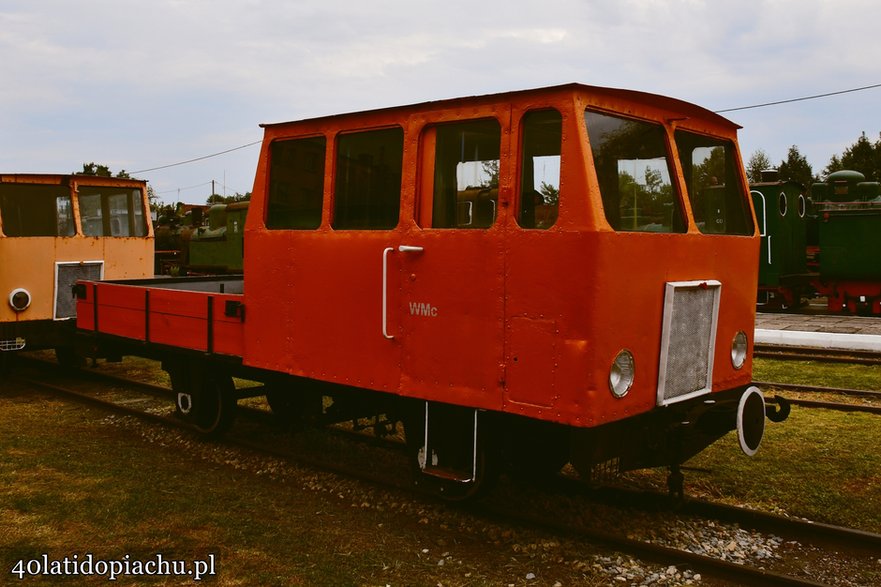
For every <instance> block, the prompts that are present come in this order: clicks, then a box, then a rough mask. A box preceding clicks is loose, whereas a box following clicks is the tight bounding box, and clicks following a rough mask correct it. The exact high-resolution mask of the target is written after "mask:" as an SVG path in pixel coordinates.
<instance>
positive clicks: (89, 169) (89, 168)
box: [80, 161, 132, 179]
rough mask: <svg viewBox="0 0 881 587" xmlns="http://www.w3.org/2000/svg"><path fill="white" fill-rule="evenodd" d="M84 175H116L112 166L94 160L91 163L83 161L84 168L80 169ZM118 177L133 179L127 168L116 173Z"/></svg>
mask: <svg viewBox="0 0 881 587" xmlns="http://www.w3.org/2000/svg"><path fill="white" fill-rule="evenodd" d="M80 173H81V174H82V175H98V176H101V177H114V176H113V173H112V172H111V171H110V168H109V167H108V166H106V165H101V164H100V163H95V162H94V161H92V162H91V163H83V170H82V171H80ZM116 177H121V178H123V179H131V178H132V176H131V175H129V174H128V173H126V171H125V169H123V170H121V171H120V172H119V173H117V174H116Z"/></svg>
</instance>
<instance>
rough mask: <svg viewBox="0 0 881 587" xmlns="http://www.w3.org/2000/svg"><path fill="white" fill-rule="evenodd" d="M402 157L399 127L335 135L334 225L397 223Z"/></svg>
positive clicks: (382, 227) (388, 226) (362, 226)
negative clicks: (336, 137)
mask: <svg viewBox="0 0 881 587" xmlns="http://www.w3.org/2000/svg"><path fill="white" fill-rule="evenodd" d="M403 157H404V130H403V129H402V128H400V127H398V128H388V129H382V130H372V131H367V132H357V133H351V134H345V135H341V136H340V137H339V138H338V139H337V156H336V179H335V181H334V191H333V193H334V200H333V201H334V213H333V223H332V224H333V227H334V228H335V229H368V230H388V229H392V228H394V227H395V226H397V225H398V216H399V214H400V210H401V170H402V166H403Z"/></svg>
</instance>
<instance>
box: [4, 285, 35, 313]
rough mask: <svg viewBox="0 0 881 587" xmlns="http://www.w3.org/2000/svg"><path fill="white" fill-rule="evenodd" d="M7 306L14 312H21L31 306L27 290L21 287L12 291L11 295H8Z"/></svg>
mask: <svg viewBox="0 0 881 587" xmlns="http://www.w3.org/2000/svg"><path fill="white" fill-rule="evenodd" d="M9 305H10V306H12V309H13V310H15V311H16V312H22V311H24V310H26V309H27V307H28V306H30V305H31V294H30V293H29V292H28V290H26V289H24V288H21V287H19V288H18V289H14V290H12V293H10V294H9Z"/></svg>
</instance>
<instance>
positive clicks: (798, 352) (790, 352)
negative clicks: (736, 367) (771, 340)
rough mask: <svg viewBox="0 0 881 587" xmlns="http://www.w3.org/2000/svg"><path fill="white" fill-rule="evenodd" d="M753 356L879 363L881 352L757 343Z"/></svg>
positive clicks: (784, 359) (789, 359) (826, 361)
mask: <svg viewBox="0 0 881 587" xmlns="http://www.w3.org/2000/svg"><path fill="white" fill-rule="evenodd" d="M753 356H754V357H759V358H763V359H777V360H780V361H820V362H824V363H850V364H857V365H881V353H877V352H873V351H860V350H851V349H817V348H812V347H798V346H782V345H769V344H757V345H755V348H754V349H753Z"/></svg>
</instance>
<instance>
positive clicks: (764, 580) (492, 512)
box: [27, 375, 881, 585]
mask: <svg viewBox="0 0 881 587" xmlns="http://www.w3.org/2000/svg"><path fill="white" fill-rule="evenodd" d="M90 377H92V376H91V375H90ZM101 378H102V379H104V380H105V381H106V382H107V385H108V386H109V387H110V390H104V391H99V392H98V393H95V391H94V390H91V391H88V392H86V391H83V390H77V389H72V388H71V387H70V386H69V385H68V384H66V383H65V381H63V380H61V379H60V378H58V380H56V381H54V382H52V383H47V382H45V381H43V380H34V379H29V380H27V384H29V385H31V386H33V387H36V388H40V389H43V390H46V391H48V392H50V393H53V394H59V395H63V396H66V397H69V398H72V399H75V400H76V401H80V402H84V403H88V404H90V405H93V406H97V407H99V408H101V409H105V410H109V411H112V412H114V413H117V414H124V415H126V416H131V417H135V418H138V419H139V420H144V421H147V422H150V423H153V424H161V425H162V426H172V427H175V428H186V427H187V426H186V425H185V424H183V423H182V422H181V421H179V420H177V419H176V418H174V417H172V416H171V415H170V412H171V411H172V409H171V408H170V404H171V402H169V401H168V399H167V395H168V394H169V390H168V389H167V388H162V387H157V386H153V385H147V384H143V383H141V382H130V381H128V380H125V379H120V378H117V377H104V376H102V377H101ZM118 386H128V387H126V388H125V389H124V390H122V392H120V390H119V389H118ZM132 392H136V393H138V394H141V396H142V397H131V394H132ZM144 396H146V397H144ZM150 398H152V399H150ZM163 402H164V404H165V408H164V409H160V408H159V407H158V406H159V404H160V403H163ZM257 412H259V410H257ZM246 413H247V412H246ZM264 415H268V414H264ZM256 417H257V418H258V419H259V418H261V417H263V416H260V415H259V414H258V415H257V416H256ZM247 419H250V417H249V418H247ZM244 427H245V428H251V427H250V426H248V425H247V424H245V425H244ZM257 428H259V429H260V430H261V432H260V433H259V434H257V435H256V438H255V437H252V434H251V433H252V432H253V430H249V431H246V433H247V437H245V436H241V435H239V434H234V435H231V436H230V437H229V438H227V439H225V440H224V441H223V442H224V444H230V445H232V446H235V447H239V448H242V449H245V450H247V451H252V452H258V453H259V454H261V455H269V456H273V457H276V458H279V459H282V460H283V461H285V462H294V463H295V464H296V465H298V466H306V467H310V468H311V467H314V468H318V469H320V470H323V471H328V472H331V473H333V474H335V475H341V476H344V477H347V478H352V479H358V480H360V481H367V482H369V483H372V484H376V485H379V486H381V487H385V488H389V489H394V490H406V491H413V488H412V486H411V485H410V483H409V482H406V481H404V480H402V479H401V477H406V475H405V476H402V475H400V470H401V469H400V468H399V467H400V466H401V464H402V461H406V459H405V457H404V456H403V454H402V453H400V451H399V454H398V455H397V456H396V457H393V458H392V461H394V466H393V468H392V469H389V470H396V471H397V474H390V473H389V470H387V469H385V468H383V467H382V466H380V467H371V470H369V471H365V470H364V468H363V465H361V466H354V467H353V466H351V465H348V464H346V463H345V462H344V461H342V460H339V459H334V458H331V459H330V460H329V461H328V459H327V458H326V457H327V454H322V455H321V456H310V455H309V454H305V455H304V453H302V452H300V451H298V450H297V449H296V448H295V447H291V446H289V445H287V444H286V443H281V442H278V439H277V437H278V432H277V431H274V432H266V427H265V426H259V427H257ZM257 428H255V429H257ZM319 452H321V453H326V451H324V450H321V451H319ZM346 452H350V449H346ZM354 460H355V461H358V462H359V463H361V462H363V459H361V458H356V459H354ZM371 462H373V461H371ZM405 466H406V465H405ZM575 487H576V486H575V485H571V486H569V487H568V488H567V489H565V490H564V492H563V494H565V495H572V494H577V493H579V492H580V493H582V494H584V495H585V496H586V499H587V502H588V503H583V502H579V503H581V505H580V506H579V507H584V508H585V509H590V507H591V506H590V504H591V503H593V504H595V503H597V502H598V501H599V502H608V503H610V504H613V505H614V506H615V507H622V506H623V507H628V508H640V509H643V510H646V511H651V510H658V509H662V508H666V509H669V507H668V505H669V501H668V498H667V497H666V496H661V495H658V494H644V493H627V492H624V491H622V490H620V489H614V490H605V491H589V492H587V493H585V490H584V487H583V485H580V484H579V485H578V486H577V489H574V488H575ZM557 497H558V496H554V495H552V496H551V497H550V498H548V499H546V500H544V501H550V502H551V503H553V502H555V501H556V500H557ZM665 504H666V505H665ZM468 510H469V511H470V512H471V513H473V514H474V515H479V516H483V517H485V518H487V519H490V520H492V521H498V523H501V524H507V525H510V524H517V525H523V526H527V527H530V528H535V529H537V530H541V531H545V532H550V533H553V534H555V535H559V534H562V535H565V536H569V537H572V538H575V539H578V540H585V541H588V542H590V543H593V544H597V545H601V546H604V547H608V548H611V549H614V550H616V551H621V552H624V553H628V554H631V555H633V556H636V557H639V558H641V559H644V560H647V561H653V562H656V563H658V564H663V565H665V566H666V565H672V566H676V567H677V568H679V567H688V568H690V569H693V570H696V571H698V572H700V573H703V575H705V576H714V577H718V578H720V579H724V580H727V581H733V582H734V583H735V584H750V585H821V584H822V583H817V582H816V581H814V580H813V579H812V578H810V577H794V576H789V575H786V574H782V573H776V572H774V571H770V570H767V569H765V568H758V567H757V566H750V565H748V564H736V563H733V562H731V561H726V560H721V559H718V558H715V557H711V556H705V555H702V554H696V553H693V552H688V551H684V550H681V549H678V548H672V547H670V546H666V545H664V544H658V543H653V542H651V541H646V540H643V539H639V538H631V537H628V536H625V535H623V534H621V533H614V532H609V531H608V530H607V528H606V527H602V528H595V527H590V526H589V525H587V526H586V525H582V524H576V523H572V522H564V521H562V519H563V518H562V517H561V516H559V515H554V514H553V513H549V514H546V515H542V514H536V513H535V509H533V508H522V507H521V508H515V509H514V510H511V509H506V508H504V507H499V506H497V505H492V504H489V503H485V502H481V503H480V504H479V505H478V506H469V507H468ZM530 512H532V513H530ZM683 514H687V515H690V516H698V517H700V518H710V519H714V520H719V521H723V522H725V523H734V524H737V525H739V526H741V527H749V528H755V529H756V530H757V531H764V532H774V533H778V534H782V535H784V536H787V539H791V540H797V541H799V542H807V543H810V542H812V541H816V540H818V534H822V538H820V541H821V542H823V541H825V543H827V544H828V543H834V544H836V545H839V546H840V545H842V544H850V545H853V546H854V548H870V549H875V551H876V552H877V550H878V549H881V535H876V534H872V533H867V532H861V531H857V530H851V529H847V528H839V527H835V526H829V525H824V524H816V523H812V522H807V521H802V520H797V519H791V518H781V517H779V516H771V515H768V514H764V513H761V512H755V511H751V510H743V509H740V508H731V507H729V506H722V505H719V504H712V503H709V502H698V501H694V500H686V501H685V502H683V503H681V504H680V508H679V509H678V510H677V513H676V514H675V515H683Z"/></svg>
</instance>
